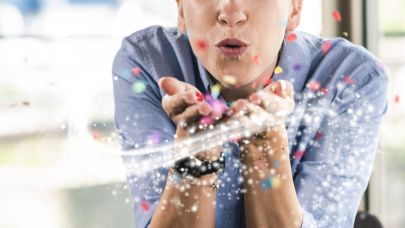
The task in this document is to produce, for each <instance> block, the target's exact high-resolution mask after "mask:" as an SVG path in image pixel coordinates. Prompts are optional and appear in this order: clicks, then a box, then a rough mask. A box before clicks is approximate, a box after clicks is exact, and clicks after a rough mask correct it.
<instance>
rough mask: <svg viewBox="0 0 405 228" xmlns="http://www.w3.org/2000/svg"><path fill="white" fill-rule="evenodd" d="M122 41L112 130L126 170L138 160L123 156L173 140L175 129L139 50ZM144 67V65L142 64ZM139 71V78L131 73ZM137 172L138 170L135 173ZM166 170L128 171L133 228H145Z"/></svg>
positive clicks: (115, 71)
mask: <svg viewBox="0 0 405 228" xmlns="http://www.w3.org/2000/svg"><path fill="white" fill-rule="evenodd" d="M127 44H128V41H127V40H126V39H124V41H123V43H122V46H121V49H120V50H119V51H118V53H117V55H116V56H115V59H114V63H113V90H114V102H115V126H116V129H117V132H118V138H119V144H120V147H121V150H122V153H123V154H122V158H123V162H124V165H125V167H132V169H134V168H135V169H136V168H137V167H136V164H134V163H135V162H136V161H137V160H136V159H134V158H133V157H132V156H126V155H125V152H126V151H129V150H133V149H135V148H142V147H145V146H151V145H152V146H153V145H157V144H160V143H166V142H170V141H172V140H173V135H174V132H175V127H174V125H173V123H172V122H171V120H170V119H169V118H168V116H167V115H166V113H165V112H164V110H163V109H162V107H161V94H160V92H159V88H158V85H157V83H156V80H153V78H152V77H151V75H150V73H149V72H148V65H147V60H145V59H144V58H145V56H144V55H143V54H144V53H143V52H142V49H141V48H137V47H136V46H134V45H127ZM145 63H146V64H145ZM135 67H138V68H139V70H138V71H140V72H139V74H136V75H132V74H131V70H132V69H134V68H135ZM138 171H139V170H138ZM166 177H167V169H166V168H157V169H154V170H152V171H150V170H149V171H148V172H144V173H142V174H141V175H139V174H138V173H137V175H134V174H133V173H132V172H131V169H127V182H128V186H129V189H130V192H131V195H132V198H133V202H134V204H133V210H134V216H135V224H136V227H148V226H149V223H150V221H151V218H152V216H153V213H154V211H155V207H156V204H157V203H158V201H159V199H160V196H161V194H162V192H163V189H164V184H165V181H166Z"/></svg>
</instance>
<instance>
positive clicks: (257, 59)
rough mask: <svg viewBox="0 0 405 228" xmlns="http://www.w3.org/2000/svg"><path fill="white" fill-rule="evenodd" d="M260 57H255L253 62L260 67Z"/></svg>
mask: <svg viewBox="0 0 405 228" xmlns="http://www.w3.org/2000/svg"><path fill="white" fill-rule="evenodd" d="M260 61H261V60H260V56H259V55H255V56H253V62H254V63H255V64H256V65H260Z"/></svg>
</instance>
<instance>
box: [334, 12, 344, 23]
mask: <svg viewBox="0 0 405 228" xmlns="http://www.w3.org/2000/svg"><path fill="white" fill-rule="evenodd" d="M332 16H333V18H334V19H335V21H336V22H341V21H342V16H341V15H340V12H339V11H337V10H334V11H333V12H332Z"/></svg>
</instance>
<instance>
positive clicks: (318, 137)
mask: <svg viewBox="0 0 405 228" xmlns="http://www.w3.org/2000/svg"><path fill="white" fill-rule="evenodd" d="M322 137H323V134H322V132H320V131H318V132H317V133H316V136H315V139H316V140H318V141H319V140H321V139H322Z"/></svg>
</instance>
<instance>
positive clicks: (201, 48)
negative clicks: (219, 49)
mask: <svg viewBox="0 0 405 228" xmlns="http://www.w3.org/2000/svg"><path fill="white" fill-rule="evenodd" d="M196 46H197V50H198V51H205V50H206V49H208V43H207V41H205V40H197V41H196Z"/></svg>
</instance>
